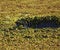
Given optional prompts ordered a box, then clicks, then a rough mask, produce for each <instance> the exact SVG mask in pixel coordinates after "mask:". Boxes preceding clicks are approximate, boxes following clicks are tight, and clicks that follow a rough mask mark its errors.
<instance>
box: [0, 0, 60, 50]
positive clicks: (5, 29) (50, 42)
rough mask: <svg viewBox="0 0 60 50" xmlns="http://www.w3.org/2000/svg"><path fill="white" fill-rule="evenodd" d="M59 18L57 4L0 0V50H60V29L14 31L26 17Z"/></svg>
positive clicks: (59, 1) (57, 1)
mask: <svg viewBox="0 0 60 50" xmlns="http://www.w3.org/2000/svg"><path fill="white" fill-rule="evenodd" d="M35 16H36V17H39V18H40V17H45V16H57V18H59V17H60V0H0V50H60V27H58V28H38V29H37V28H35V29H34V28H31V27H30V28H24V27H22V26H20V27H18V28H16V29H13V27H14V26H16V23H15V22H16V21H18V20H20V19H21V18H27V17H31V18H34V17H35Z"/></svg>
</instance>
